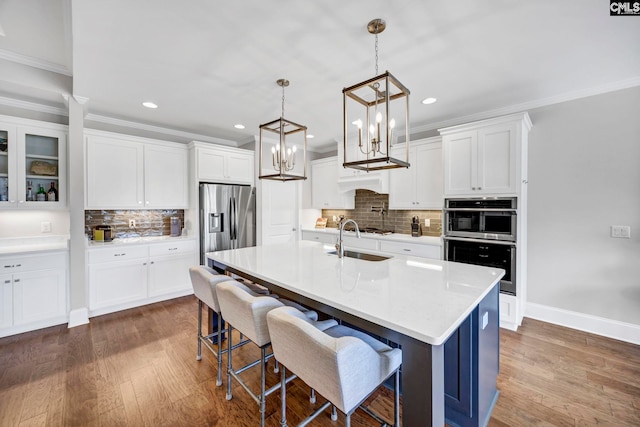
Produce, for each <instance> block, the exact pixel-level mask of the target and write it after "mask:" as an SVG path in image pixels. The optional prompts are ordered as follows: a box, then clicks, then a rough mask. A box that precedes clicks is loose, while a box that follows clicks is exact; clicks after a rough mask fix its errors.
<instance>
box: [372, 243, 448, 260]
mask: <svg viewBox="0 0 640 427" xmlns="http://www.w3.org/2000/svg"><path fill="white" fill-rule="evenodd" d="M380 251H382V252H391V253H394V254H401V255H411V256H418V257H423V258H431V259H440V246H434V245H419V244H416V243H404V242H380Z"/></svg>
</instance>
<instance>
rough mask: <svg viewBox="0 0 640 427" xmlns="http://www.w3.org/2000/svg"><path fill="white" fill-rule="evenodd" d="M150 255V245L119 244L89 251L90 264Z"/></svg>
mask: <svg viewBox="0 0 640 427" xmlns="http://www.w3.org/2000/svg"><path fill="white" fill-rule="evenodd" d="M148 256H149V249H148V246H118V247H114V248H109V249H94V250H92V251H89V264H95V263H99V262H113V261H123V260H127V259H135V258H146V257H148Z"/></svg>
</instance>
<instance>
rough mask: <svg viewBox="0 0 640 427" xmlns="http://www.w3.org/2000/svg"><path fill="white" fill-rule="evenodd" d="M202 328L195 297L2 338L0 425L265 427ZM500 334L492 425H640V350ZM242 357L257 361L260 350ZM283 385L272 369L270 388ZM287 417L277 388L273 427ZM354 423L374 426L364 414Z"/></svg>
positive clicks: (534, 326)
mask: <svg viewBox="0 0 640 427" xmlns="http://www.w3.org/2000/svg"><path fill="white" fill-rule="evenodd" d="M196 322H197V310H196V301H195V298H194V297H184V298H179V299H176V300H172V301H167V302H162V303H158V304H153V305H149V306H145V307H140V308H136V309H132V310H127V311H123V312H119V313H114V314H110V315H105V316H101V317H97V318H93V319H91V323H90V324H89V325H84V326H79V327H76V328H72V329H68V328H66V325H62V326H56V327H52V328H47V329H42V330H39V331H34V332H29V333H26V334H21V335H17V336H13V337H7V338H2V339H0V425H2V426H98V425H105V426H118V425H128V426H163V425H167V426H204V425H209V426H255V425H258V420H259V418H258V407H257V405H256V404H255V403H254V401H253V400H252V399H251V398H250V397H249V396H248V395H247V394H246V393H245V392H244V391H243V390H241V389H239V387H238V386H237V385H236V384H234V397H233V400H231V401H227V400H226V399H225V387H216V386H215V376H216V369H217V368H216V364H215V359H214V357H213V355H211V354H210V353H208V351H207V350H203V359H202V361H201V362H197V361H196V338H195V334H196ZM500 332H501V349H500V357H501V358H500V376H499V378H498V388H499V389H500V391H501V394H500V397H499V399H498V403H497V406H496V408H495V410H494V412H493V417H492V419H491V422H490V424H489V425H490V426H591V425H607V426H638V425H640V346H635V345H632V344H627V343H623V342H619V341H615V340H611V339H607V338H603V337H599V336H595V335H590V334H587V333H583V332H579V331H575V330H571V329H566V328H562V327H558V326H554V325H550V324H546V323H543V322H538V321H534V320H530V319H525V322H524V324H523V325H522V327H521V328H520V329H519V331H518V332H517V333H515V332H510V331H505V330H501V331H500ZM236 355H237V358H238V360H239V359H241V358H243V359H246V360H249V359H250V358H252V357H257V356H258V350H257V348H256V347H255V346H252V345H249V346H245V347H244V348H243V349H241V350H239V351H238V352H237V353H234V357H235V356H236ZM269 371H271V369H270V370H269ZM251 375H253V374H251ZM253 377H254V378H255V379H257V375H253ZM277 380H278V377H277V376H276V375H275V374H273V373H272V372H271V373H270V374H269V377H268V384H273V383H275V382H277ZM224 381H225V386H226V378H225V380H224ZM256 385H257V382H256ZM288 396H289V403H290V407H291V409H290V410H289V424H290V425H295V423H296V422H298V421H299V420H300V419H301V418H302V416H303V415H306V414H307V413H308V412H310V409H311V406H312V405H311V404H310V403H309V401H308V389H307V388H306V386H304V385H302V384H301V383H299V382H295V383H294V385H293V386H291V387H290V388H289V394H288ZM390 397H391V394H390V393H389V392H388V391H387V390H382V391H380V392H378V393H377V394H375V395H374V396H373V397H372V398H371V399H370V403H371V405H372V406H374V407H375V408H376V410H377V411H379V412H381V413H383V414H387V415H390V413H391V409H392V407H391V400H390ZM321 402H322V399H321V398H319V399H318V403H317V404H316V405H318V404H320V403H321ZM279 417H280V414H279V395H278V394H277V393H274V394H273V395H272V396H270V398H269V399H268V405H267V425H268V426H273V427H275V426H278V425H279ZM352 422H353V425H354V426H369V425H374V424H373V421H372V419H370V418H368V416H366V415H363V414H362V413H361V412H360V411H358V412H357V413H356V415H355V416H354V417H353V419H352ZM312 425H314V426H336V425H337V426H341V425H344V417H343V416H340V418H339V420H338V422H335V423H334V422H331V421H330V419H329V416H328V414H327V415H326V416H325V415H324V414H323V415H321V416H320V417H319V418H318V419H317V421H314V423H312Z"/></svg>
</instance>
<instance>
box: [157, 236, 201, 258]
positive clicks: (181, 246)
mask: <svg viewBox="0 0 640 427" xmlns="http://www.w3.org/2000/svg"><path fill="white" fill-rule="evenodd" d="M195 248H196V246H195V241H193V240H183V241H178V242H166V243H157V244H154V245H149V256H158V255H174V254H184V253H189V252H191V253H193V252H194V251H195Z"/></svg>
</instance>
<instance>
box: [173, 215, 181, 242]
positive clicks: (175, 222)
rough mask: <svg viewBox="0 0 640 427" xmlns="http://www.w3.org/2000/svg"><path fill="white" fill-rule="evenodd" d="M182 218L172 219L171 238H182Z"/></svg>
mask: <svg viewBox="0 0 640 427" xmlns="http://www.w3.org/2000/svg"><path fill="white" fill-rule="evenodd" d="M180 234H181V232H180V218H178V217H177V216H172V217H171V237H178V236H180Z"/></svg>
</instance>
